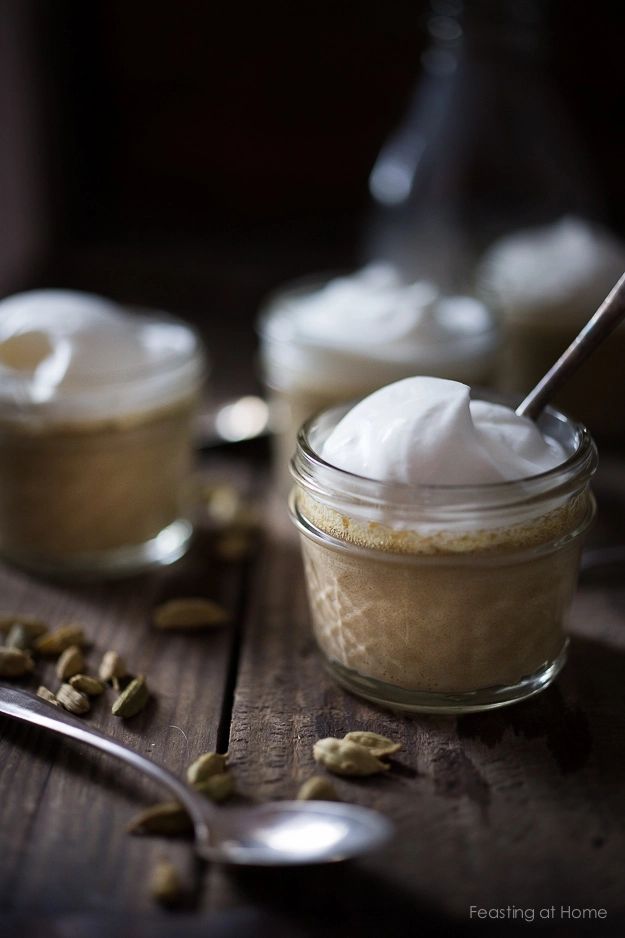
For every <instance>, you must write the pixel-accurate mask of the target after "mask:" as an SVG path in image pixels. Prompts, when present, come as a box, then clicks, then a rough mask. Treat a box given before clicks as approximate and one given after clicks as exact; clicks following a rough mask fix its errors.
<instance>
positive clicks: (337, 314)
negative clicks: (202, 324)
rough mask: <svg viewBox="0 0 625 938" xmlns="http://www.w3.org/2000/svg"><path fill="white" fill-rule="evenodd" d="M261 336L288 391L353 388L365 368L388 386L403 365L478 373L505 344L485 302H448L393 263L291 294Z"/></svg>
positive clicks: (270, 364)
mask: <svg viewBox="0 0 625 938" xmlns="http://www.w3.org/2000/svg"><path fill="white" fill-rule="evenodd" d="M260 331H261V335H262V336H263V338H264V339H265V341H266V344H265V348H264V351H263V355H264V363H265V368H266V372H267V374H268V378H269V380H270V382H272V381H273V382H275V383H276V384H283V383H284V384H287V385H288V384H291V383H292V384H297V383H298V380H301V381H303V382H304V383H305V382H306V381H307V380H308V379H309V378H312V379H313V381H314V382H318V381H319V379H320V378H323V379H326V380H329V381H330V382H331V383H333V384H335V385H341V384H343V385H345V386H350V385H354V384H355V383H356V382H357V381H358V379H360V380H361V381H362V379H363V368H366V367H368V368H375V369H376V374H377V373H380V375H381V377H382V378H384V377H385V375H388V376H389V378H388V379H389V380H392V378H393V377H396V376H397V375H396V370H397V368H398V367H399V368H403V369H408V373H414V372H415V371H420V370H424V369H427V370H428V371H430V372H435V373H437V372H443V373H445V375H447V374H452V373H454V372H455V371H456V370H457V368H458V365H459V364H460V365H461V366H463V367H466V369H467V370H468V373H469V374H472V369H475V368H479V367H483V361H484V358H485V356H491V355H492V353H493V350H494V348H495V347H496V346H497V343H498V330H497V328H496V323H495V321H494V319H493V316H492V314H491V313H490V311H489V310H488V308H487V307H486V306H485V305H484V304H483V303H482V302H480V301H479V300H477V299H475V298H473V297H470V296H443V295H442V294H441V293H440V291H439V290H438V289H437V287H436V286H435V285H434V284H432V283H429V282H426V281H416V282H414V283H407V282H405V281H404V280H403V279H402V277H401V275H400V273H399V272H398V270H397V269H396V268H395V267H394V266H392V265H391V264H387V263H376V264H370V265H369V266H367V267H365V268H363V269H362V270H360V271H358V272H356V273H355V274H353V275H351V276H345V277H337V278H335V279H333V280H330V281H328V282H326V283H325V284H323V285H321V286H318V287H316V288H302V289H299V290H298V289H297V288H296V289H293V290H291V291H286V292H285V293H284V294H282V295H281V296H280V298H279V299H277V300H276V301H275V303H274V304H273V305H272V306H271V308H270V310H269V311H268V313H267V314H266V315H265V316H264V317H263V318H262V320H261V327H260ZM393 369H395V373H394V372H393ZM369 381H370V372H369V373H368V374H366V381H365V383H366V382H369Z"/></svg>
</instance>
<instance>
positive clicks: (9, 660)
mask: <svg viewBox="0 0 625 938" xmlns="http://www.w3.org/2000/svg"><path fill="white" fill-rule="evenodd" d="M33 668H34V664H33V659H32V658H31V657H30V655H29V654H28V652H27V651H23V650H22V649H21V648H6V646H4V645H2V646H0V677H23V676H24V674H30V672H31V671H32V670H33Z"/></svg>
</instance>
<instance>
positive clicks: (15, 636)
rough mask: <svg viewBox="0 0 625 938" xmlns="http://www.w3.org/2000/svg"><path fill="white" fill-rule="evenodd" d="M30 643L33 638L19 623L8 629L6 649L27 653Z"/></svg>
mask: <svg viewBox="0 0 625 938" xmlns="http://www.w3.org/2000/svg"><path fill="white" fill-rule="evenodd" d="M32 642H33V637H32V635H30V634H29V632H28V630H27V629H26V628H24V626H23V625H21V624H20V623H19V622H15V623H14V624H13V625H12V626H11V628H10V629H9V634H8V635H7V640H6V642H5V645H6V647H7V648H19V649H20V651H28V649H29V648H30V646H31V645H32Z"/></svg>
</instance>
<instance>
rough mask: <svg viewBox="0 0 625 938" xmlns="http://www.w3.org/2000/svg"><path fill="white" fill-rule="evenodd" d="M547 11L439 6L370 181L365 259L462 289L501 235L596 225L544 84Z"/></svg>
mask: <svg viewBox="0 0 625 938" xmlns="http://www.w3.org/2000/svg"><path fill="white" fill-rule="evenodd" d="M545 7H546V4H545V3H537V2H535V0H470V2H466V3H465V4H464V5H463V4H462V3H461V2H460V0H430V13H429V17H428V23H427V28H428V33H429V37H430V41H429V44H428V47H427V48H426V50H425V52H424V53H423V55H422V66H423V69H422V76H421V79H420V81H419V83H418V85H417V89H416V92H415V94H414V97H413V100H412V103H411V105H410V107H409V109H408V113H407V116H406V118H405V120H404V122H403V124H402V125H401V126H400V127H399V128H398V130H397V131H396V132H394V133H393V134H392V135H391V137H390V139H389V140H388V142H387V143H386V144H385V145H384V146H383V148H382V150H381V152H380V154H379V157H378V159H377V161H376V163H375V165H374V167H373V170H372V172H371V176H370V190H371V194H372V196H373V200H374V209H373V212H372V216H371V219H370V225H369V228H368V231H367V238H366V244H365V254H366V258H367V259H369V258H376V259H377V258H384V259H387V260H391V261H393V262H394V263H396V264H397V265H398V266H399V267H400V269H401V270H402V271H403V272H404V273H405V274H406V275H407V276H411V277H414V276H415V275H416V276H423V277H427V278H428V279H433V280H435V281H437V282H438V283H439V284H440V285H442V286H443V287H445V288H447V289H465V288H466V287H467V286H471V283H472V276H473V270H474V267H475V263H476V261H477V259H478V257H479V256H480V255H481V254H482V252H483V250H484V249H485V248H486V247H487V246H488V245H489V244H490V243H491V242H492V241H493V240H495V239H496V238H498V237H500V236H501V235H503V234H506V233H507V232H509V231H511V230H514V229H518V228H524V227H527V226H533V225H540V224H546V223H549V222H551V221H554V220H556V219H558V218H560V217H561V216H562V215H564V214H567V213H573V214H577V215H581V216H582V217H587V218H588V217H590V218H595V217H597V215H598V214H599V210H598V204H597V197H596V193H595V187H594V183H593V181H592V177H591V174H590V172H589V170H588V167H587V165H586V162H585V160H584V157H583V153H582V149H581V147H580V145H579V141H578V140H577V139H576V136H575V134H574V132H573V130H572V128H571V126H570V125H569V123H568V120H567V118H566V114H565V112H564V109H563V107H562V104H561V102H560V100H559V97H558V95H557V93H556V92H555V90H554V88H553V87H552V85H551V83H550V81H549V79H548V77H547V75H546V74H545V69H544V59H545V47H546V37H545V33H546V24H545Z"/></svg>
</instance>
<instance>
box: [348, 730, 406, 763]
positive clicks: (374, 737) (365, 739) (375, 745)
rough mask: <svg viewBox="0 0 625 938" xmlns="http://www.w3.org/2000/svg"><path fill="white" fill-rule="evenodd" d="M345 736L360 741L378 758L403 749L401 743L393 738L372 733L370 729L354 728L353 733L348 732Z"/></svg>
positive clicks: (360, 744) (351, 740)
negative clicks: (395, 741)
mask: <svg viewBox="0 0 625 938" xmlns="http://www.w3.org/2000/svg"><path fill="white" fill-rule="evenodd" d="M344 738H345V739H347V740H348V741H350V742H352V743H358V745H359V746H364V747H365V748H366V749H368V750H369V752H370V753H371V754H372V755H374V756H378V758H382V757H383V756H392V755H393V753H394V752H397V751H398V750H399V749H401V743H394V742H393V740H392V739H388V738H387V737H386V736H380V734H379V733H371V732H370V731H369V730H353V731H352V732H351V733H346V734H345V737H344Z"/></svg>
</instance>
